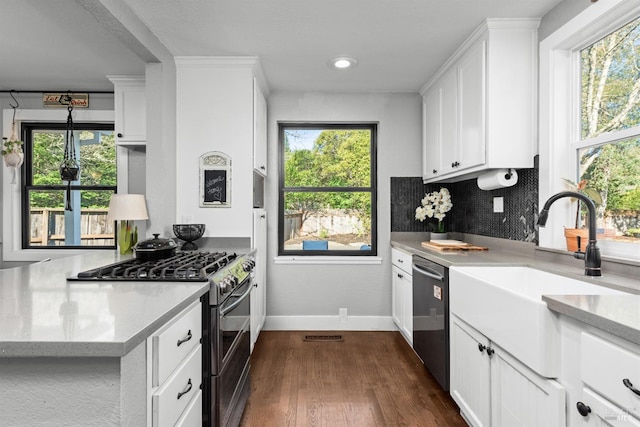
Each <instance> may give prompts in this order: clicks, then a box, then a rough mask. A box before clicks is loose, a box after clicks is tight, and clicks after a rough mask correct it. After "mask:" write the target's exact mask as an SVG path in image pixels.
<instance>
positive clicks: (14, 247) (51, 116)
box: [0, 109, 127, 261]
mask: <svg viewBox="0 0 640 427" xmlns="http://www.w3.org/2000/svg"><path fill="white" fill-rule="evenodd" d="M73 115H74V120H75V121H78V122H102V123H105V122H106V123H113V121H114V117H115V116H114V112H113V111H111V110H79V109H76V110H74V111H73ZM12 120H13V109H5V110H3V111H2V128H3V129H4V131H5V132H6V133H7V134H8V133H9V132H11V122H12ZM64 120H66V115H65V114H64V112H63V110H61V109H52V110H29V109H26V110H24V109H17V110H16V124H17V126H18V127H19V126H20V123H21V122H54V121H64ZM120 153H121V150H120V149H119V150H118V162H120V161H121V159H120ZM125 160H126V159H125ZM118 166H119V170H123V171H126V170H127V169H126V167H125V168H123V169H120V163H119V164H118ZM20 180H21V177H20V175H18V176H16V184H11V172H10V171H9V168H7V167H4V166H3V167H2V240H0V242H1V243H2V260H3V261H40V260H42V259H45V258H62V257H67V256H70V255H79V254H83V253H87V250H86V249H64V250H50V249H49V250H45V249H22V242H21V238H22V216H21V214H20V197H21V193H20V190H21V181H20ZM118 181H120V176H118ZM118 188H120V182H118Z"/></svg>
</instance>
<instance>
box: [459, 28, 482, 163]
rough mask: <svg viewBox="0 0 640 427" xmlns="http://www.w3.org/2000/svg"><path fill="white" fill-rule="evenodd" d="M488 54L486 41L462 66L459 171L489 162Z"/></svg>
mask: <svg viewBox="0 0 640 427" xmlns="http://www.w3.org/2000/svg"><path fill="white" fill-rule="evenodd" d="M485 52H486V41H484V40H482V41H480V42H478V44H477V45H475V46H473V47H472V48H471V49H470V50H469V51H468V52H467V53H466V54H465V55H464V56H463V57H462V58H461V59H460V62H459V64H458V102H459V105H460V110H459V116H458V120H459V121H458V153H457V159H456V161H457V162H458V163H459V165H458V166H456V168H457V169H458V170H460V169H467V168H471V167H474V166H478V165H482V164H484V163H485V111H486V103H485V86H486V85H485V69H486V66H485V64H486V53H485Z"/></svg>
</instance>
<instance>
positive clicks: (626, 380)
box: [622, 378, 640, 396]
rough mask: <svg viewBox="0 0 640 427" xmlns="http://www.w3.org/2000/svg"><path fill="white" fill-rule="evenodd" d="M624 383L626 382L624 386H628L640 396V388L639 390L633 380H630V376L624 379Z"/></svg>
mask: <svg viewBox="0 0 640 427" xmlns="http://www.w3.org/2000/svg"><path fill="white" fill-rule="evenodd" d="M622 384H624V386H625V387H626V388H628V389H629V390H631V391H632V392H634V393H635V394H637V395H638V396H640V390H638V389H637V388H635V387H634V386H633V384H631V381H629V379H628V378H625V379H623V380H622Z"/></svg>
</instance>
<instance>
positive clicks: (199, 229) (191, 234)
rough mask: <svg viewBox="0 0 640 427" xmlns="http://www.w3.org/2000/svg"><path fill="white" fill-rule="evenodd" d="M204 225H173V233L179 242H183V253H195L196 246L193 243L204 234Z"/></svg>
mask: <svg viewBox="0 0 640 427" xmlns="http://www.w3.org/2000/svg"><path fill="white" fill-rule="evenodd" d="M204 228H205V225H204V224H173V232H174V234H175V235H176V237H177V238H178V239H180V240H184V241H185V243H184V244H183V245H182V250H183V251H195V250H196V249H198V246H197V245H196V244H195V243H193V242H194V241H195V240H198V239H199V238H201V237H202V235H203V234H204Z"/></svg>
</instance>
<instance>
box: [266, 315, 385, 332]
mask: <svg viewBox="0 0 640 427" xmlns="http://www.w3.org/2000/svg"><path fill="white" fill-rule="evenodd" d="M263 330H267V331H397V330H398V328H397V327H396V324H395V323H393V319H392V318H391V316H348V317H347V320H346V321H342V322H341V321H340V317H339V316H267V319H266V321H265V324H264V328H263Z"/></svg>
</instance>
